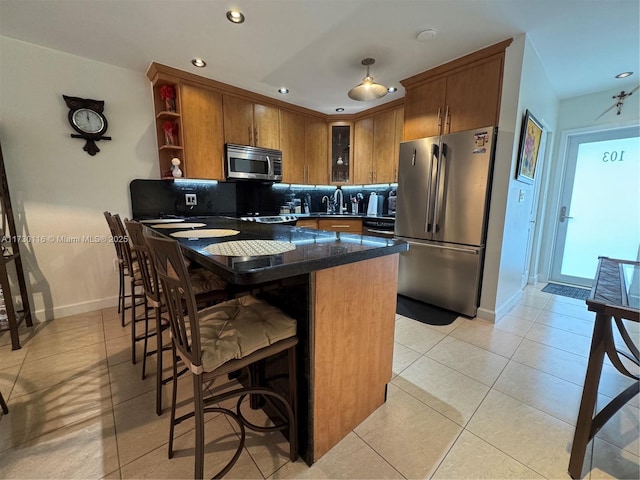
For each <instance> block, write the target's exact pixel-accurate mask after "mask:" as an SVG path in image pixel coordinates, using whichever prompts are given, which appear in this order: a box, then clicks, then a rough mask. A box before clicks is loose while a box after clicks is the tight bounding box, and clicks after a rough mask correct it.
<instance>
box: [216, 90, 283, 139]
mask: <svg viewBox="0 0 640 480" xmlns="http://www.w3.org/2000/svg"><path fill="white" fill-rule="evenodd" d="M222 99H223V112H224V141H225V143H235V144H238V145H251V146H254V147H263V148H273V149H276V150H278V149H280V114H279V110H278V109H277V108H274V107H268V106H265V105H260V104H257V103H253V102H251V101H249V100H245V99H244V98H240V97H237V96H235V95H227V94H224V95H222Z"/></svg>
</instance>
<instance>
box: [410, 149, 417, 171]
mask: <svg viewBox="0 0 640 480" xmlns="http://www.w3.org/2000/svg"><path fill="white" fill-rule="evenodd" d="M416 154H417V151H416V149H415V148H414V149H413V156H412V157H411V165H412V166H413V167H415V166H416Z"/></svg>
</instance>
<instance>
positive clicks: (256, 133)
mask: <svg viewBox="0 0 640 480" xmlns="http://www.w3.org/2000/svg"><path fill="white" fill-rule="evenodd" d="M253 131H254V132H255V137H256V145H255V146H256V147H257V146H258V127H255V128H254V129H253Z"/></svg>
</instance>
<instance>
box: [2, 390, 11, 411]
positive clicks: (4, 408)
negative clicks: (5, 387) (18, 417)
mask: <svg viewBox="0 0 640 480" xmlns="http://www.w3.org/2000/svg"><path fill="white" fill-rule="evenodd" d="M0 406H1V407H2V411H3V412H4V414H5V415H7V414H8V413H9V407H7V402H5V401H4V397H3V396H2V392H0Z"/></svg>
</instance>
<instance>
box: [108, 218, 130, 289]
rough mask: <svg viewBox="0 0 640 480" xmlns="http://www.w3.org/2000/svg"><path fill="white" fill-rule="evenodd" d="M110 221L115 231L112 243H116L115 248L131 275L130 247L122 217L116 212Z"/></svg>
mask: <svg viewBox="0 0 640 480" xmlns="http://www.w3.org/2000/svg"><path fill="white" fill-rule="evenodd" d="M111 222H112V224H113V229H114V231H115V234H114V236H113V243H115V244H116V248H120V252H121V253H122V262H123V263H124V266H125V267H126V269H127V272H128V273H129V276H131V277H133V276H134V268H133V256H132V255H131V248H130V247H129V242H128V241H127V231H126V230H125V228H124V224H123V223H122V219H121V218H120V215H119V214H117V213H116V214H115V215H112V216H111Z"/></svg>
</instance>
